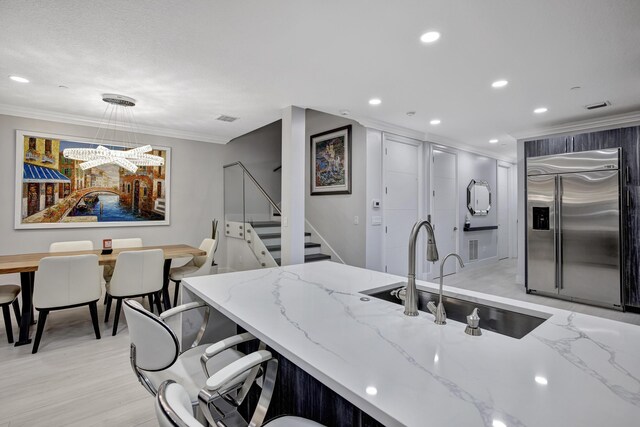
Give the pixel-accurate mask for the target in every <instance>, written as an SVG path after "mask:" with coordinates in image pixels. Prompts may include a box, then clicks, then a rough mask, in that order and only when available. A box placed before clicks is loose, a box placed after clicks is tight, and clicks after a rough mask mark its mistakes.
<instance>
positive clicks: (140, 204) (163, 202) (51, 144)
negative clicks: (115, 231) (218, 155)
mask: <svg viewBox="0 0 640 427" xmlns="http://www.w3.org/2000/svg"><path fill="white" fill-rule="evenodd" d="M98 145H103V146H105V147H107V148H109V149H111V150H126V149H130V148H132V147H130V146H127V145H126V144H125V143H119V142H112V141H100V144H97V143H96V142H95V141H88V140H85V139H83V138H76V137H69V136H60V135H51V134H45V133H41V132H31V131H23V130H18V131H17V132H16V185H15V191H16V197H15V228H16V229H29V228H78V227H116V226H117V227H121V226H139V225H169V224H170V221H169V218H170V212H169V208H170V206H171V204H170V188H171V185H170V182H171V149H170V148H168V147H156V146H154V147H153V151H152V152H150V153H149V154H154V155H156V156H161V157H162V158H164V165H163V166H140V167H138V169H137V170H136V171H135V172H129V171H127V170H126V169H123V168H121V167H120V166H118V165H115V164H104V165H101V166H96V167H93V168H90V169H87V170H82V169H81V168H80V166H79V164H80V163H82V162H81V161H77V160H71V159H67V158H65V157H64V156H63V151H64V150H65V149H66V148H97V147H98Z"/></svg>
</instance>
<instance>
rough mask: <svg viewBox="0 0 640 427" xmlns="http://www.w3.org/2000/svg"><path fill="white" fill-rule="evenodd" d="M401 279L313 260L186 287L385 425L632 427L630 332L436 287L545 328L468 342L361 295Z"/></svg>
mask: <svg viewBox="0 0 640 427" xmlns="http://www.w3.org/2000/svg"><path fill="white" fill-rule="evenodd" d="M402 280H403V278H402V277H398V276H393V275H390V274H385V273H380V272H375V271H370V270H364V269H360V268H355V267H350V266H345V265H342V264H337V263H333V262H316V263H311V264H301V265H294V266H287V267H281V268H273V269H262V270H253V271H245V272H237V273H227V274H220V275H214V276H204V277H196V278H189V279H186V280H185V286H186V292H189V293H192V294H193V295H195V296H196V297H198V298H201V299H202V300H204V301H205V302H206V303H207V304H209V305H210V306H212V307H213V308H215V309H216V310H218V311H219V312H220V313H221V314H223V315H224V316H226V317H228V318H229V319H231V321H233V322H234V323H236V324H237V325H239V326H240V327H242V328H244V329H246V330H248V331H250V332H251V333H253V334H254V335H255V336H256V337H258V338H260V339H261V340H263V341H264V342H265V343H266V344H267V345H268V346H269V347H271V348H273V349H274V350H275V351H276V352H278V353H279V354H280V355H282V356H284V357H285V358H286V359H288V360H290V361H291V362H292V363H294V364H295V365H297V366H298V367H300V368H301V369H302V370H304V371H306V372H307V373H308V374H310V375H311V376H313V377H314V378H315V379H317V380H318V381H320V382H321V383H322V384H324V385H325V386H326V387H328V388H330V389H331V390H333V391H334V392H335V393H337V394H338V395H340V396H342V397H343V398H344V399H346V400H347V401H348V402H350V403H351V404H353V405H355V407H357V408H359V409H360V410H361V411H363V412H364V413H366V414H368V415H369V416H371V417H373V418H374V419H375V420H377V421H378V422H380V423H382V424H384V425H387V426H399V425H406V426H430V425H433V426H456V427H459V426H464V427H468V426H493V427H505V426H506V427H516V426H518V427H520V426H546V427H550V426H565V427H566V426H581V427H583V426H610V427H611V426H631V425H639V424H640V327H638V326H634V325H629V324H624V323H620V322H616V321H612V320H607V319H602V318H597V317H593V316H588V315H583V314H578V313H572V312H568V311H564V310H559V309H554V308H550V307H546V306H540V305H537V304H531V303H526V302H522V301H515V300H511V299H506V298H501V297H496V296H491V295H486V294H481V293H477V292H472V291H468V290H463V289H457V288H452V287H446V286H445V293H446V294H447V295H450V296H458V297H460V298H463V299H466V300H471V301H476V302H478V303H482V304H486V305H494V306H500V307H503V308H509V309H511V310H513V311H518V312H522V313H528V314H534V315H539V316H542V317H545V318H547V320H546V321H544V322H543V323H542V324H541V325H540V326H538V327H537V328H535V329H534V330H533V331H532V332H530V333H529V334H527V335H526V336H524V337H523V338H521V339H516V338H511V337H508V336H505V335H501V334H498V333H494V332H491V331H488V330H484V331H483V333H482V335H481V336H477V337H476V336H471V335H468V334H466V333H465V331H464V330H465V324H462V323H459V322H456V321H452V320H450V319H449V320H447V323H446V324H445V325H436V324H434V323H433V319H434V318H433V316H432V315H431V314H429V313H423V312H421V313H420V315H419V316H417V317H407V316H405V315H404V314H403V307H402V306H401V305H397V304H393V303H390V302H387V301H383V300H379V299H376V298H373V297H370V296H368V294H370V293H372V291H374V290H379V289H384V288H385V287H390V285H393V284H396V283H397V282H399V281H402ZM396 287H397V286H396ZM392 288H393V287H390V289H392ZM436 288H437V287H436V285H434V284H431V283H427V282H421V281H418V289H425V290H431V291H433V290H436ZM480 327H482V320H481V322H480Z"/></svg>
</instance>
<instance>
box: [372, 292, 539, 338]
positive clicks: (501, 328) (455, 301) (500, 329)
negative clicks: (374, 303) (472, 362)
mask: <svg viewBox="0 0 640 427" xmlns="http://www.w3.org/2000/svg"><path fill="white" fill-rule="evenodd" d="M405 285H406V283H396V284H394V285H392V286H390V287H386V288H385V289H384V290H373V291H371V292H368V293H367V292H365V293H366V294H367V295H369V296H372V297H374V298H378V299H381V300H385V301H389V302H392V303H395V304H404V302H403V301H401V300H400V299H398V297H396V296H395V295H392V294H391V292H392V291H394V290H397V289H401V288H402V287H404V286H405ZM430 301H431V302H433V303H434V304H438V293H437V292H435V293H432V292H428V291H424V290H421V289H418V310H419V311H422V312H425V313H428V310H427V303H428V302H430ZM442 303H443V304H444V308H445V310H446V312H447V319H448V320H455V321H457V322H460V323H462V324H463V325H464V324H466V323H467V316H468V315H469V314H471V312H472V311H473V309H474V308H477V309H478V315H479V316H480V328H481V329H483V330H487V331H493V332H497V333H499V334H502V335H507V336H509V337H512V338H517V339H520V338H522V337H524V336H525V335H527V334H528V333H529V332H531V331H533V330H534V329H535V328H537V327H538V326H540V325H541V324H542V323H543V322H544V321H545V320H547V318H548V317H549V316H547V317H542V316H544V314H543V313H540V316H533V315H530V314H524V313H519V312H516V311H512V310H507V309H505V308H500V307H494V306H490V305H486V304H482V303H478V302H474V301H467V300H463V299H460V298H455V297H452V296H447V295H443V296H442ZM429 315H430V314H429ZM463 325H461V328H464V326H463Z"/></svg>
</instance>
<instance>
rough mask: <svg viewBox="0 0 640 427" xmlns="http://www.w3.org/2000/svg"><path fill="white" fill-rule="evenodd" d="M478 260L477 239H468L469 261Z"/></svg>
mask: <svg viewBox="0 0 640 427" xmlns="http://www.w3.org/2000/svg"><path fill="white" fill-rule="evenodd" d="M477 260H478V240H477V239H476V240H469V261H477Z"/></svg>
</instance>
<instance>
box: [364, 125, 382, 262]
mask: <svg viewBox="0 0 640 427" xmlns="http://www.w3.org/2000/svg"><path fill="white" fill-rule="evenodd" d="M365 139H366V141H365V150H366V153H367V154H366V155H367V165H366V181H367V188H366V196H365V208H366V209H365V211H366V224H365V234H366V235H365V239H366V245H365V246H366V247H365V251H366V254H365V267H366V268H368V269H370V270H377V271H384V254H383V248H384V233H383V226H382V221H380V224H378V225H373V224H372V223H373V218H374V217H380V219H382V212H383V209H382V205H381V207H379V208H374V207H373V200H379V201H380V203H382V197H383V195H382V192H383V190H382V189H383V182H382V131H379V130H376V129H369V128H367V129H366V136H365Z"/></svg>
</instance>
